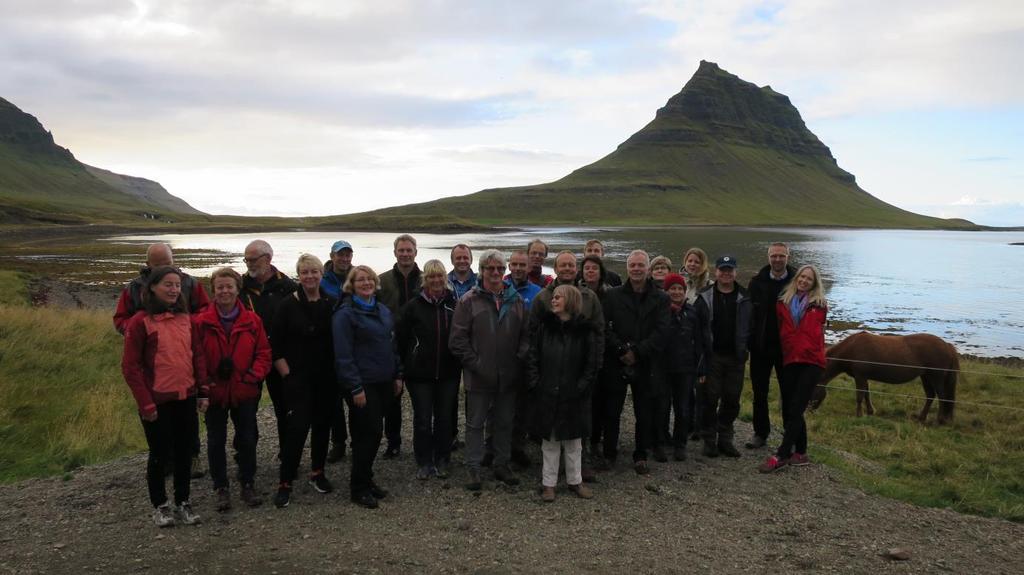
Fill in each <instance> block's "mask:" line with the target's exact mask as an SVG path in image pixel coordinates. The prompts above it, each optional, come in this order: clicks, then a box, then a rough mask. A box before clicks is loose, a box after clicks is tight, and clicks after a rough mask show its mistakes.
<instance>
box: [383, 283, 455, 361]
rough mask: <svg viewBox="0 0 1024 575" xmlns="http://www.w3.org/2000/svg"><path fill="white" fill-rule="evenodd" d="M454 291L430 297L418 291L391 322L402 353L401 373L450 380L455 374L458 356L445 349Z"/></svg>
mask: <svg viewBox="0 0 1024 575" xmlns="http://www.w3.org/2000/svg"><path fill="white" fill-rule="evenodd" d="M454 315H455V294H454V293H452V292H451V291H450V290H445V293H444V296H443V297H441V298H440V299H438V300H436V301H431V300H430V299H429V298H427V296H426V294H425V293H423V292H422V291H421V292H420V295H419V296H417V297H416V298H414V299H411V300H409V302H408V303H406V304H405V305H404V306H403V307H402V310H401V312H400V313H399V316H398V321H397V322H396V324H395V341H396V343H397V344H398V351H399V353H400V354H401V356H402V365H403V366H404V369H403V375H404V376H405V378H406V379H408V380H410V381H417V380H418V381H450V380H453V379H454V380H457V379H458V378H459V372H460V371H461V370H462V368H461V366H460V364H459V360H458V359H457V358H456V357H455V356H454V355H452V352H451V350H449V349H448V336H449V334H450V333H451V326H452V317H454Z"/></svg>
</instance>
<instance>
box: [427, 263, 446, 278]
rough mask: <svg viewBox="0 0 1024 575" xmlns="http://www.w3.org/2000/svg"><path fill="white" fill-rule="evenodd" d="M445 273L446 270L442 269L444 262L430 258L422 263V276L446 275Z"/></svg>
mask: <svg viewBox="0 0 1024 575" xmlns="http://www.w3.org/2000/svg"><path fill="white" fill-rule="evenodd" d="M447 273H448V271H447V270H445V269H444V264H443V263H441V260H430V261H428V262H427V263H425V264H423V277H427V276H432V275H437V274H440V275H446V274H447Z"/></svg>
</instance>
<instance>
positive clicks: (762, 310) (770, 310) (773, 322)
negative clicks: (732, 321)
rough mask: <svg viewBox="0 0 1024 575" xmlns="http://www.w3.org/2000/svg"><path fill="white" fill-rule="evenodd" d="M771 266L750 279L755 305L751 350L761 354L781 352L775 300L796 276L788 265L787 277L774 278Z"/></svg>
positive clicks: (751, 294)
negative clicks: (780, 279) (781, 278)
mask: <svg viewBox="0 0 1024 575" xmlns="http://www.w3.org/2000/svg"><path fill="white" fill-rule="evenodd" d="M771 270H772V267H771V266H764V267H763V268H761V271H759V272H757V275H756V276H754V277H753V278H752V279H751V280H750V285H749V286H748V287H747V295H748V296H750V301H751V303H752V304H753V305H754V311H753V324H752V325H751V326H750V351H751V352H752V353H756V354H759V355H772V354H781V353H782V347H781V344H780V343H779V323H778V318H777V317H776V315H775V302H776V301H778V300H779V294H780V293H782V290H783V289H785V287H786V285H788V284H789V282H791V281H793V279H794V276H796V270H795V269H793V267H792V266H786V278H785V279H783V280H782V281H778V280H774V279H772V275H771V273H772V272H771Z"/></svg>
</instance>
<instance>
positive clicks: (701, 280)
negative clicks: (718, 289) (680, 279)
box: [681, 248, 710, 291]
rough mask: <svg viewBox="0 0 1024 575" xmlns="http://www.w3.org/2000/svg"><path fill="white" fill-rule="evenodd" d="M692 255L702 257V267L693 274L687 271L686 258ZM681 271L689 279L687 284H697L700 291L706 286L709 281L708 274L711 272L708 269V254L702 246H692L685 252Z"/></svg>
mask: <svg viewBox="0 0 1024 575" xmlns="http://www.w3.org/2000/svg"><path fill="white" fill-rule="evenodd" d="M691 255H693V256H697V258H699V259H700V269H699V270H698V271H697V273H696V274H694V275H692V276H691V275H690V274H688V273H687V272H686V260H687V258H689V257H690V256H691ZM681 271H682V273H683V275H684V276H686V277H687V279H688V280H689V281H687V282H686V283H687V285H694V286H696V287H697V290H698V291H699V290H701V289H704V286H705V285H706V284H707V283H708V276H709V275H710V272H709V271H708V254H706V253H704V250H702V249H700V248H690V249H688V250H686V253H685V254H683V269H682V270H681Z"/></svg>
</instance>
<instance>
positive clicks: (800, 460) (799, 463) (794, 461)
mask: <svg viewBox="0 0 1024 575" xmlns="http://www.w3.org/2000/svg"><path fill="white" fill-rule="evenodd" d="M810 464H811V458H809V457H807V454H806V453H794V454H793V455H791V456H790V457H789V459H787V460H786V465H792V466H793V467H804V466H805V465H810Z"/></svg>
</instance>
